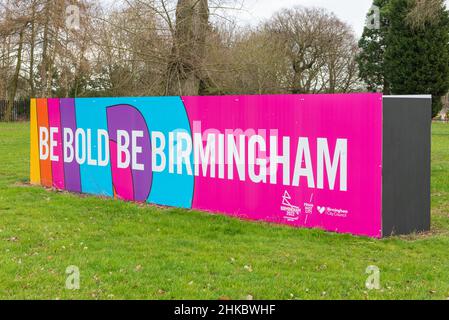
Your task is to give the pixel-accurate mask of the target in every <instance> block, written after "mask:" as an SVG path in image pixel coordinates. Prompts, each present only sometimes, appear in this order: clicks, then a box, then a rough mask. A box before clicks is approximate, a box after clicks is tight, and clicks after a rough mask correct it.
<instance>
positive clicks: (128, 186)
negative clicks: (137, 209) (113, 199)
mask: <svg viewBox="0 0 449 320" xmlns="http://www.w3.org/2000/svg"><path fill="white" fill-rule="evenodd" d="M109 148H110V150H111V151H110V152H111V170H112V185H113V188H114V193H115V195H116V196H117V198H119V199H122V200H127V201H133V200H134V191H133V178H132V171H131V168H126V169H121V168H118V167H117V143H116V142H115V141H112V140H110V141H109Z"/></svg>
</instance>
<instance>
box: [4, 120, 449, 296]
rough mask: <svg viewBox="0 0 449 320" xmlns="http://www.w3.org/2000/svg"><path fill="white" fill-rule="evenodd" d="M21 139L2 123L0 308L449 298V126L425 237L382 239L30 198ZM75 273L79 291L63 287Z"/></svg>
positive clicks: (436, 155) (436, 137)
mask: <svg viewBox="0 0 449 320" xmlns="http://www.w3.org/2000/svg"><path fill="white" fill-rule="evenodd" d="M28 131H29V130H28V124H27V123H20V124H0V164H1V165H0V298H3V299H21V298H26V299H36V298H38V299H219V298H224V297H227V298H230V299H245V298H246V297H247V296H248V295H251V296H253V297H254V299H316V298H319V299H321V298H326V299H447V298H448V297H449V264H448V263H449V218H448V211H449V209H448V207H449V206H448V204H449V126H448V125H444V124H435V125H434V126H433V154H432V161H433V162H432V170H433V172H432V215H433V216H432V228H433V230H432V232H431V233H430V234H426V235H416V236H410V237H402V238H391V239H386V240H371V239H367V238H357V237H352V236H349V235H338V234H333V233H326V232H323V231H318V230H300V229H293V228H288V227H282V226H273V225H267V224H263V223H254V222H245V221H240V220H237V219H232V218H227V217H224V216H214V215H209V214H205V213H199V212H193V211H186V210H179V209H165V208H156V207H150V206H142V205H138V204H133V203H124V202H120V201H114V200H108V199H101V198H95V197H85V196H82V197H80V196H78V195H72V194H68V193H62V192H54V191H49V190H46V189H43V188H40V187H30V186H28V185H27V181H28V167H29V156H28V149H29V133H28ZM70 265H76V266H78V267H79V269H80V272H81V288H80V290H77V291H70V290H67V289H66V288H65V281H66V277H67V275H66V274H65V270H66V268H67V267H68V266H70ZM369 265H376V266H378V267H379V268H380V270H381V287H382V288H381V290H378V291H376V290H374V291H369V290H367V289H366V287H365V280H366V278H367V276H368V275H367V274H365V270H366V268H367V266H369Z"/></svg>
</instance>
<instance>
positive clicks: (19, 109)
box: [0, 99, 30, 121]
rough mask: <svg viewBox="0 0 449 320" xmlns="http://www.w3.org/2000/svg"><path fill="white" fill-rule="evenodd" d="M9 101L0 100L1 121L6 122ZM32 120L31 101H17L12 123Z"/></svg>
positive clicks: (13, 109)
mask: <svg viewBox="0 0 449 320" xmlns="http://www.w3.org/2000/svg"><path fill="white" fill-rule="evenodd" d="M7 107H8V100H0V121H6V120H7V119H6V118H5V116H6V108H7ZM27 120H30V100H28V99H23V100H15V101H14V106H13V108H12V116H11V119H10V121H27Z"/></svg>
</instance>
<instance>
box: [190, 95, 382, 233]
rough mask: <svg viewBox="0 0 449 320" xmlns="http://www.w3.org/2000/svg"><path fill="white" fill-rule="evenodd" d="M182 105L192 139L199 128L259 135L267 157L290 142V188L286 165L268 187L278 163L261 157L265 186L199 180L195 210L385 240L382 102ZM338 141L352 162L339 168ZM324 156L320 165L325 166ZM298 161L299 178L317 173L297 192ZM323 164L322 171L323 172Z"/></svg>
mask: <svg viewBox="0 0 449 320" xmlns="http://www.w3.org/2000/svg"><path fill="white" fill-rule="evenodd" d="M183 101H184V104H185V106H186V109H187V114H188V115H189V119H190V121H191V126H192V128H193V130H194V132H195V129H196V127H197V126H198V125H197V124H195V123H194V122H196V123H198V124H199V123H200V124H201V128H200V130H201V131H203V132H204V131H205V130H209V129H213V130H218V131H219V132H222V133H225V132H226V130H229V128H232V129H233V130H237V131H238V130H241V131H244V132H246V134H247V136H248V137H250V136H251V135H254V134H258V135H261V136H264V137H265V140H266V141H267V147H266V149H267V151H268V150H271V151H273V148H272V146H271V147H270V140H271V139H268V138H269V137H270V136H277V137H278V141H277V145H278V148H277V149H278V155H279V156H280V155H284V152H285V150H282V148H283V137H289V138H290V139H289V140H290V151H289V154H290V156H289V158H290V161H289V164H290V170H289V171H290V181H288V183H287V181H285V182H286V183H285V184H284V181H283V180H284V176H286V174H284V171H283V170H284V168H283V165H278V166H277V168H278V170H277V175H276V182H275V183H274V184H273V183H271V182H270V179H271V176H270V175H269V173H270V162H271V160H272V157H270V154H269V153H266V152H260V156H262V158H265V160H266V171H267V174H266V178H265V180H266V181H263V182H260V183H254V182H252V181H251V179H250V178H248V177H246V179H245V181H241V180H240V179H238V178H235V179H233V180H229V179H216V178H210V177H202V176H199V177H197V178H196V180H195V193H194V200H193V207H194V208H196V209H201V210H210V211H214V212H227V213H228V214H231V215H236V216H239V217H245V218H248V219H255V220H264V221H269V222H275V223H285V224H289V225H293V226H296V227H309V228H313V227H318V228H323V229H325V230H330V231H337V232H343V233H353V234H357V235H368V236H372V237H381V229H382V226H381V223H382V222H381V196H382V190H381V187H382V96H381V95H379V94H349V95H284V96H238V97H233V96H228V97H220V98H216V97H184V98H183ZM299 139H302V141H304V144H305V142H306V141H307V142H308V148H307V147H306V148H305V149H304V150H307V149H308V150H309V151H310V158H311V159H310V160H311V161H310V164H309V165H307V163H306V162H307V151H304V152H302V156H301V155H299V154H301V151H299V152H298V149H300V148H298V145H299ZM324 141H327V144H328V150H329V156H330V157H329V158H330V160H331V162H332V164H331V166H332V165H333V166H335V169H334V170H335V171H336V174H335V183H334V186H333V187H331V186H329V179H328V174H327V172H328V170H329V166H326V159H321V160H319V159H318V143H319V142H321V146H322V144H324ZM337 141H340V142H341V141H345V142H346V148H344V152H345V153H346V154H344V155H343V154H341V156H340V158H339V163H336V161H337V160H335V162H334V156H335V155H336V154H337V153H335V148H336V144H337ZM340 145H341V143H340ZM324 149H325V150H326V148H324ZM246 152H248V150H247V145H246ZM324 153H326V152H324ZM322 154H323V153H322ZM322 154H321V158H326V156H324V157H323V156H322ZM298 155H299V158H300V159H299V158H298ZM343 157H347V160H346V161H347V163H346V170H347V172H346V174H347V177H346V179H347V182H346V188H340V184H341V179H342V177H341V176H340V173H341V170H342V169H344V168H343V166H344V164H342V163H341V162H342V158H343ZM335 159H336V158H335ZM298 161H299V162H300V163H301V166H300V170H303V171H305V170H304V168H307V167H309V169H310V171H311V175H310V174H309V175H307V173H304V174H302V175H301V176H300V179H299V185H297V183H294V181H293V179H294V178H293V177H294V173H295V170H297V171H298V166H297V165H295V164H297V163H298ZM321 161H322V163H323V166H321V165H319V163H321ZM319 167H321V169H323V170H321V169H320V168H319ZM301 168H302V169H301ZM331 169H332V168H331ZM235 171H236V170H234V172H235ZM321 174H322V178H323V179H322V183H321V181H319V180H321V178H320V176H321ZM296 207H297V208H296Z"/></svg>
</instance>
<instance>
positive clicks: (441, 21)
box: [384, 0, 449, 117]
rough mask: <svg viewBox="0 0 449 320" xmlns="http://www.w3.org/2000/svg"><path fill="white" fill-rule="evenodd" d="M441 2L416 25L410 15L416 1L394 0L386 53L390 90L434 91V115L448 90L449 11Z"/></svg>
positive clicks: (412, 92)
mask: <svg viewBox="0 0 449 320" xmlns="http://www.w3.org/2000/svg"><path fill="white" fill-rule="evenodd" d="M438 4H439V8H438V9H437V10H436V11H435V12H434V14H433V16H432V17H431V18H429V19H428V20H427V21H423V22H422V24H420V25H414V24H413V23H411V21H410V20H409V16H410V12H412V11H413V9H414V8H415V6H416V5H417V4H416V1H410V0H391V3H390V8H389V13H388V19H389V22H390V26H389V32H388V34H387V36H386V43H387V46H386V50H385V55H384V59H385V60H384V66H385V71H386V72H385V77H386V78H387V79H388V81H389V83H390V84H391V93H393V94H414V93H416V94H431V95H432V98H433V99H432V101H433V102H432V116H433V117H435V116H436V115H437V114H438V113H439V112H440V111H441V108H442V102H441V97H442V96H444V95H445V94H446V93H447V91H448V90H449V14H448V12H447V10H446V7H445V5H444V2H443V1H442V0H441V1H439V3H438ZM423 14H424V13H423Z"/></svg>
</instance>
